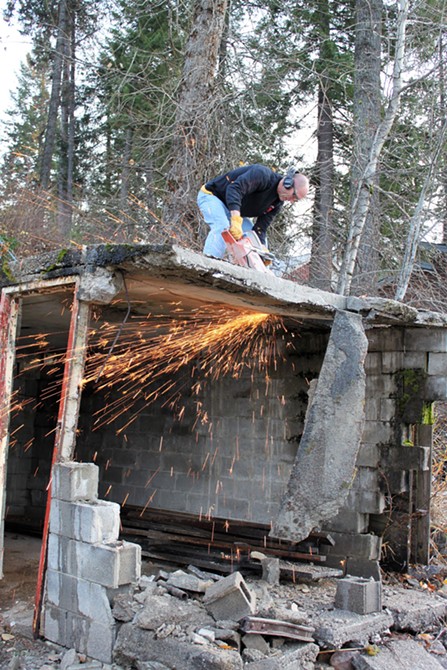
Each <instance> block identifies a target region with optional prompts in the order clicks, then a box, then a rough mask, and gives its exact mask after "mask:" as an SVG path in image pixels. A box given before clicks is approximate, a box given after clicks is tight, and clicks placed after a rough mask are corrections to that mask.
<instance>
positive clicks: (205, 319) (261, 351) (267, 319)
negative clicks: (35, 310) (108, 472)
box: [11, 303, 287, 449]
mask: <svg viewBox="0 0 447 670" xmlns="http://www.w3.org/2000/svg"><path fill="white" fill-rule="evenodd" d="M172 308H173V309H174V311H173V312H172V311H171V312H170V314H169V316H167V315H166V314H162V315H159V314H149V315H148V316H146V317H135V318H132V319H130V320H129V321H128V322H127V323H125V324H124V325H120V324H116V323H110V322H107V321H103V322H101V323H100V325H98V327H97V328H95V329H93V330H92V331H91V333H90V337H89V348H88V352H87V356H86V365H85V375H84V379H83V382H82V385H83V387H86V386H87V385H92V388H94V390H95V392H101V393H102V394H103V397H104V402H105V406H104V407H102V408H101V410H99V411H98V412H97V413H96V415H95V421H94V426H93V428H94V429H98V428H99V427H101V426H104V425H105V424H109V423H112V422H115V421H118V424H119V428H118V429H117V432H118V433H121V432H122V431H124V430H125V429H126V428H127V427H128V426H129V425H130V424H131V423H132V422H133V421H135V420H136V418H137V417H138V415H139V414H140V412H141V411H142V410H143V409H144V407H146V406H148V405H150V404H151V403H153V402H155V401H157V400H161V402H162V404H163V406H169V407H170V408H171V409H173V410H175V412H176V416H177V418H178V420H181V418H182V416H183V414H184V412H185V407H184V406H183V407H181V406H180V404H181V400H182V393H183V394H185V395H188V396H190V395H191V394H192V395H193V396H196V398H197V397H198V395H199V394H200V392H201V391H203V389H204V387H205V385H206V384H207V382H209V381H215V380H217V379H221V378H222V377H225V376H231V377H232V378H235V379H237V378H239V377H240V376H241V375H242V373H244V372H246V371H247V370H248V371H252V372H253V373H254V372H261V373H265V379H266V385H268V384H269V369H270V366H272V365H273V366H274V365H275V364H276V362H277V360H278V356H279V352H278V348H277V344H278V341H280V340H281V339H284V337H285V335H286V333H287V330H286V328H285V326H284V324H283V321H282V319H281V318H280V317H278V316H275V315H271V314H265V313H258V312H238V311H236V310H231V309H228V308H223V307H221V308H218V307H209V308H208V309H205V308H203V309H196V310H193V311H188V312H187V311H186V310H185V311H184V310H183V309H182V307H181V305H180V304H179V303H178V304H175V305H171V309H172ZM118 328H120V335H119V338H118V339H117V341H116V342H115V343H114V345H113V347H112V348H111V343H113V342H114V341H115V339H116V338H115V336H116V332H117V329H118ZM48 344H49V340H48V337H47V336H46V335H45V334H41V335H39V336H37V337H33V338H30V339H28V338H26V337H24V338H20V341H19V343H18V348H17V360H18V361H19V364H20V368H21V372H27V371H28V372H29V371H31V370H37V369H43V368H45V370H46V374H47V375H48V376H54V380H53V383H50V384H49V385H48V387H47V388H46V389H45V391H44V393H43V394H42V395H41V397H40V399H39V401H40V402H43V401H45V400H51V399H52V400H57V398H58V396H59V394H60V390H61V385H60V384H61V369H62V365H63V363H64V362H65V352H62V351H61V352H52V353H51V356H48V355H47V354H46V353H45V351H46V350H47V347H48ZM98 372H99V374H98ZM23 405H24V401H23V399H22V400H20V399H19V397H16V398H15V402H13V403H12V407H11V410H12V413H15V412H16V411H20V409H23ZM196 412H197V417H198V418H197V420H196V422H197V421H198V420H200V421H201V422H202V423H206V422H208V420H209V419H208V416H207V413H206V411H205V410H204V409H203V408H202V403H201V402H200V401H199V400H198V399H196ZM161 448H162V443H160V449H161Z"/></svg>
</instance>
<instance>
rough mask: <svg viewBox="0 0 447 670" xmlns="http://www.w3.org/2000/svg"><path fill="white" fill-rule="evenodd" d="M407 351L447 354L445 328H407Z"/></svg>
mask: <svg viewBox="0 0 447 670" xmlns="http://www.w3.org/2000/svg"><path fill="white" fill-rule="evenodd" d="M404 344H405V351H434V352H441V353H446V352H447V332H446V330H445V329H444V328H406V329H405V336H404Z"/></svg>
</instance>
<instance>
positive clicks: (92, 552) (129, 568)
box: [72, 541, 141, 589]
mask: <svg viewBox="0 0 447 670" xmlns="http://www.w3.org/2000/svg"><path fill="white" fill-rule="evenodd" d="M72 542H73V551H74V553H75V559H74V560H75V562H76V565H74V564H73V566H72V572H73V574H77V575H78V576H79V577H80V578H81V579H85V580H88V581H91V582H95V583H97V584H101V585H102V586H107V587H108V588H112V589H116V588H118V586H122V585H124V584H131V583H133V582H136V581H137V580H138V579H139V578H140V576H141V546H140V545H139V544H134V543H132V542H123V541H119V542H115V543H114V544H96V545H93V544H86V543H85V542H76V541H72Z"/></svg>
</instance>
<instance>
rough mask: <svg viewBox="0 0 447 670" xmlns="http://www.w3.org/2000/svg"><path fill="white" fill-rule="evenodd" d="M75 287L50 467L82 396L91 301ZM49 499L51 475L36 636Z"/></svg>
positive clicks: (70, 433)
mask: <svg viewBox="0 0 447 670" xmlns="http://www.w3.org/2000/svg"><path fill="white" fill-rule="evenodd" d="M76 289H77V284H76V287H75V290H74V294H73V307H72V313H71V321H70V330H69V333H68V343H67V351H66V359H65V367H64V374H63V381H62V391H61V398H60V403H59V412H58V418H57V426H56V437H55V442H54V449H53V457H52V463H51V471H52V469H53V466H54V464H55V463H56V462H57V461H66V460H69V459H70V458H72V457H73V451H74V447H75V440H76V428H77V421H78V414H79V404H80V396H81V393H80V388H81V383H82V377H83V372H84V362H85V354H86V348H87V339H88V323H89V316H90V305H89V304H88V303H85V302H80V301H79V300H78V298H77V290H76ZM51 500H52V497H51V476H50V481H49V483H48V492H47V502H46V508H45V520H44V526H43V536H42V545H41V550H40V560H39V571H38V576H37V586H36V597H35V602H34V616H33V634H34V637H35V638H36V637H38V636H39V633H40V621H41V609H42V600H43V591H44V578H45V571H46V565H47V550H48V535H49V521H50V510H51Z"/></svg>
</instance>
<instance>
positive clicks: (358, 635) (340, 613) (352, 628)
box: [314, 610, 393, 649]
mask: <svg viewBox="0 0 447 670" xmlns="http://www.w3.org/2000/svg"><path fill="white" fill-rule="evenodd" d="M314 625H315V633H314V638H315V640H316V641H317V642H318V644H319V645H321V646H322V647H327V648H329V649H330V648H334V649H338V648H340V647H342V646H343V645H344V644H346V643H347V642H353V641H359V642H360V643H361V644H366V643H367V642H368V640H369V639H371V637H372V636H373V635H376V634H379V635H380V634H383V633H384V632H386V631H388V630H389V628H390V626H392V625H393V617H392V616H391V614H389V613H387V612H386V611H382V612H374V613H373V614H363V615H362V614H356V613H355V612H348V611H346V610H333V611H332V612H325V613H324V614H321V615H320V616H318V617H317V618H316V621H315V620H314Z"/></svg>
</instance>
